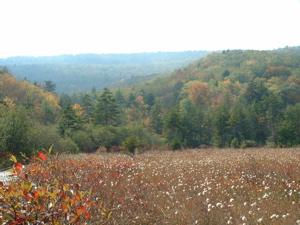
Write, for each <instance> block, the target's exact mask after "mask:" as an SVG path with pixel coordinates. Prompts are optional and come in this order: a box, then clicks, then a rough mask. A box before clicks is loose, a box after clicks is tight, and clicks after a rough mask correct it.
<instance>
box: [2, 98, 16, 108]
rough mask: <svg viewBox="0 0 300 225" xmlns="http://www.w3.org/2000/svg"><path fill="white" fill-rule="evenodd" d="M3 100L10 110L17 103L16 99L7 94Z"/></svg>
mask: <svg viewBox="0 0 300 225" xmlns="http://www.w3.org/2000/svg"><path fill="white" fill-rule="evenodd" d="M3 101H4V102H5V105H6V107H7V108H8V110H12V109H13V108H14V106H15V105H16V104H15V103H14V100H13V99H12V98H9V97H7V96H6V97H5V98H4V99H3Z"/></svg>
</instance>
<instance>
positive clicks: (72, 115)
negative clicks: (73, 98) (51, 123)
mask: <svg viewBox="0 0 300 225" xmlns="http://www.w3.org/2000/svg"><path fill="white" fill-rule="evenodd" d="M80 126H81V121H80V118H79V117H78V116H77V115H76V112H75V110H74V109H73V108H72V106H71V105H70V104H68V105H67V107H66V108H65V109H64V111H63V112H62V115H61V117H60V119H59V121H58V129H59V132H60V134H61V135H62V136H65V134H66V132H67V131H73V130H77V129H80Z"/></svg>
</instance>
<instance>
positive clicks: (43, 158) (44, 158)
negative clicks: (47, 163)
mask: <svg viewBox="0 0 300 225" xmlns="http://www.w3.org/2000/svg"><path fill="white" fill-rule="evenodd" d="M38 157H40V158H41V159H42V160H46V159H47V157H46V156H45V155H44V154H43V153H41V152H39V153H38Z"/></svg>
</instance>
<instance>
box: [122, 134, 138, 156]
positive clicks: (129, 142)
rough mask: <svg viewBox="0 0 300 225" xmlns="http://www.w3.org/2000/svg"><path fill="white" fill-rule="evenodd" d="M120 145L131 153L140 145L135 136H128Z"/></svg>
mask: <svg viewBox="0 0 300 225" xmlns="http://www.w3.org/2000/svg"><path fill="white" fill-rule="evenodd" d="M122 145H123V146H124V147H125V148H126V149H127V150H128V151H129V152H130V153H132V154H135V152H136V149H137V148H138V147H140V146H141V141H140V139H139V138H138V137H137V136H130V137H128V138H126V139H125V140H124V142H123V143H122Z"/></svg>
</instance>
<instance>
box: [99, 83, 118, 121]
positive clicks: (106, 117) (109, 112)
mask: <svg viewBox="0 0 300 225" xmlns="http://www.w3.org/2000/svg"><path fill="white" fill-rule="evenodd" d="M97 101H98V102H97V105H96V108H95V112H94V115H93V120H94V123H95V124H100V125H104V126H106V125H110V124H115V122H116V120H117V118H118V115H119V111H118V105H117V104H116V100H115V99H114V98H113V96H112V92H111V91H110V90H109V89H107V88H104V90H103V92H102V93H101V95H100V96H99V98H98V99H97Z"/></svg>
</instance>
